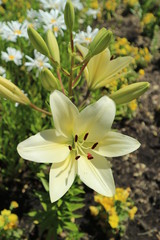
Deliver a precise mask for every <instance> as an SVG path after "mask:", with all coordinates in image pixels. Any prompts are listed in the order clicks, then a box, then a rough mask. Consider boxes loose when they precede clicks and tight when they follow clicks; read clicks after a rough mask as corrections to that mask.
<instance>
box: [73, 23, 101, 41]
mask: <svg viewBox="0 0 160 240" xmlns="http://www.w3.org/2000/svg"><path fill="white" fill-rule="evenodd" d="M98 31H99V30H98V28H95V29H94V30H93V31H92V28H91V27H90V26H88V27H87V32H84V31H81V32H79V33H77V34H76V35H75V38H74V42H75V43H85V44H87V45H88V44H90V43H91V42H92V40H93V38H94V37H95V36H96V34H97V33H98Z"/></svg>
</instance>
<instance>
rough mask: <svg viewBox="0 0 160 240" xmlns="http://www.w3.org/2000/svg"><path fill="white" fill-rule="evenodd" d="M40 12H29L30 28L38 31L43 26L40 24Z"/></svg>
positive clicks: (31, 10)
mask: <svg viewBox="0 0 160 240" xmlns="http://www.w3.org/2000/svg"><path fill="white" fill-rule="evenodd" d="M38 19H39V12H38V11H36V10H34V9H29V10H27V22H28V26H30V27H33V28H34V29H38V28H39V27H40V26H41V24H40V22H39V20H38Z"/></svg>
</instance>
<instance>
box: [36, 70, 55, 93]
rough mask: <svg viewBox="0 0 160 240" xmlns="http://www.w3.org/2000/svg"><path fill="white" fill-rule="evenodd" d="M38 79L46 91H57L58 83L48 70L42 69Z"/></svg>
mask: <svg viewBox="0 0 160 240" xmlns="http://www.w3.org/2000/svg"><path fill="white" fill-rule="evenodd" d="M40 78H41V81H42V85H43V87H44V88H45V89H46V90H47V91H51V92H52V91H53V90H55V89H58V81H57V79H56V78H55V77H54V75H53V74H52V73H51V71H50V70H49V69H47V68H43V69H42V71H41V74H40Z"/></svg>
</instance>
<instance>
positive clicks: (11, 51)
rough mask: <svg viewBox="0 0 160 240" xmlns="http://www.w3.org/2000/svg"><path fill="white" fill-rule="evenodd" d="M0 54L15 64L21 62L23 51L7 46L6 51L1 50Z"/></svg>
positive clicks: (5, 59)
mask: <svg viewBox="0 0 160 240" xmlns="http://www.w3.org/2000/svg"><path fill="white" fill-rule="evenodd" d="M1 56H2V59H3V60H4V61H6V62H14V63H15V64H16V65H17V66H19V65H21V64H22V58H23V53H21V52H20V51H19V50H16V49H15V48H12V47H8V48H7V52H3V51H2V52H1Z"/></svg>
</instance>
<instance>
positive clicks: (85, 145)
mask: <svg viewBox="0 0 160 240" xmlns="http://www.w3.org/2000/svg"><path fill="white" fill-rule="evenodd" d="M88 135H89V133H86V134H85V135H84V137H83V138H79V136H78V135H77V134H76V135H75V136H74V138H73V142H72V146H71V145H69V146H68V148H69V150H70V151H75V156H76V157H75V160H78V159H79V158H80V157H81V156H84V157H85V158H87V159H88V160H92V159H93V158H94V157H93V155H92V154H91V150H92V149H95V148H96V147H97V145H98V142H95V143H93V142H92V143H91V142H86V140H87V138H88Z"/></svg>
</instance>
